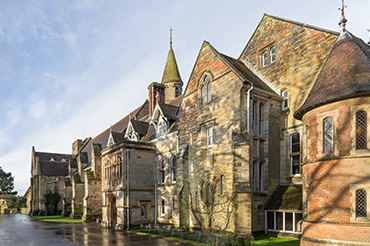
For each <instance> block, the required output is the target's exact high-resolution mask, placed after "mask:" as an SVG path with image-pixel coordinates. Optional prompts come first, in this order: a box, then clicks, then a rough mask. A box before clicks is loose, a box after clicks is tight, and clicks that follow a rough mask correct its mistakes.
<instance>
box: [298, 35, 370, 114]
mask: <svg viewBox="0 0 370 246" xmlns="http://www.w3.org/2000/svg"><path fill="white" fill-rule="evenodd" d="M363 95H370V47H369V46H368V45H367V44H366V43H365V42H364V41H362V40H361V39H359V38H356V37H354V36H353V35H352V34H350V35H341V36H340V37H339V38H338V40H337V42H336V43H335V44H334V46H333V49H332V50H331V52H330V54H329V56H328V59H327V60H326V62H325V64H324V66H323V68H322V70H321V71H320V74H319V76H318V77H317V79H316V82H315V84H314V85H313V87H312V89H311V91H310V94H309V95H308V96H307V98H306V101H305V102H304V103H303V105H302V106H301V107H300V108H299V109H298V110H297V111H296V112H295V113H294V117H295V118H296V119H298V120H301V119H302V117H303V115H304V114H305V113H307V112H308V111H310V110H312V109H314V108H316V107H319V106H321V105H324V104H328V103H331V102H335V101H339V100H343V99H348V98H352V97H357V96H363Z"/></svg>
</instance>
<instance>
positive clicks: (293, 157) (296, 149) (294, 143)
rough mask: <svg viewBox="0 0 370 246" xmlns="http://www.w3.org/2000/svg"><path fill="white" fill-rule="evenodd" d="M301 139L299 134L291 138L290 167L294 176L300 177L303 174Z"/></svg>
mask: <svg viewBox="0 0 370 246" xmlns="http://www.w3.org/2000/svg"><path fill="white" fill-rule="evenodd" d="M300 151H301V139H300V134H299V133H294V134H292V135H291V136H290V165H291V171H292V175H293V176H294V175H299V174H300V172H301V169H300V168H301V162H300V161H301V153H300Z"/></svg>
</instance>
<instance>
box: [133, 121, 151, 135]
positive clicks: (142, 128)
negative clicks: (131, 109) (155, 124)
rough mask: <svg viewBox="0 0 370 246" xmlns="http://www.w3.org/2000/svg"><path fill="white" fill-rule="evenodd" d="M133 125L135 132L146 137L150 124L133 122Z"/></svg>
mask: <svg viewBox="0 0 370 246" xmlns="http://www.w3.org/2000/svg"><path fill="white" fill-rule="evenodd" d="M131 124H132V127H133V128H134V130H135V132H137V133H139V134H140V135H142V136H143V135H145V134H146V133H147V131H148V127H149V123H148V122H144V121H138V120H131Z"/></svg>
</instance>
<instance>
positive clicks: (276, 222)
mask: <svg viewBox="0 0 370 246" xmlns="http://www.w3.org/2000/svg"><path fill="white" fill-rule="evenodd" d="M266 227H267V230H270V231H288V232H298V233H299V232H302V212H293V211H292V212H283V211H268V212H267V225H266Z"/></svg>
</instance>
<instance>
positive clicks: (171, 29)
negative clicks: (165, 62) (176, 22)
mask: <svg viewBox="0 0 370 246" xmlns="http://www.w3.org/2000/svg"><path fill="white" fill-rule="evenodd" d="M173 30H174V29H173V28H172V27H170V48H171V50H172V31H173Z"/></svg>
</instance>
